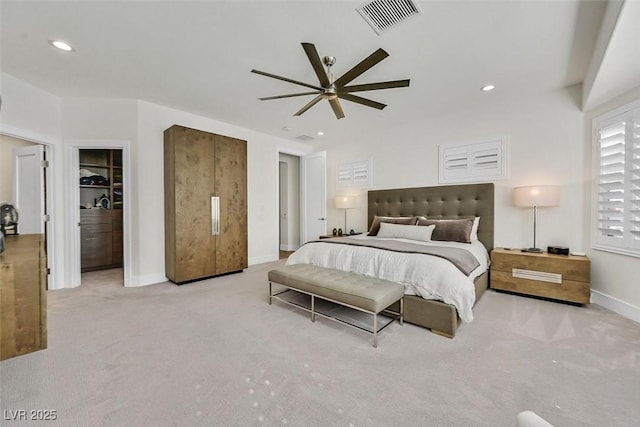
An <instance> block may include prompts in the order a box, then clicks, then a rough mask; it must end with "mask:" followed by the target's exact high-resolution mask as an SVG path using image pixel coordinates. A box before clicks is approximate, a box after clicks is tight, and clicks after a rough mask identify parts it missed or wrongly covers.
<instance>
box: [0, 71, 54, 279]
mask: <svg viewBox="0 0 640 427" xmlns="http://www.w3.org/2000/svg"><path fill="white" fill-rule="evenodd" d="M0 83H1V90H2V93H1V95H2V111H1V112H0V133H2V134H3V135H9V136H15V137H18V138H21V139H24V140H27V141H31V142H36V143H40V144H44V145H46V150H47V159H49V161H50V162H51V167H50V168H49V170H48V175H47V188H48V192H47V205H48V209H49V213H50V215H51V221H50V223H49V228H48V230H49V232H50V237H51V239H50V240H48V241H47V257H48V260H47V262H48V265H49V267H50V269H51V274H50V276H49V287H50V288H51V289H56V288H59V287H64V278H65V275H66V270H65V262H64V256H63V255H62V254H64V253H65V247H64V234H65V233H64V210H63V209H64V204H63V203H62V197H63V164H62V152H63V150H62V140H61V133H62V131H61V117H62V108H61V100H60V98H59V97H57V96H55V95H53V94H50V93H48V92H46V91H44V90H42V89H39V88H37V87H35V86H33V85H30V84H28V83H26V82H23V81H21V80H19V79H16V78H15V77H13V76H10V75H9V74H6V73H4V72H3V73H0Z"/></svg>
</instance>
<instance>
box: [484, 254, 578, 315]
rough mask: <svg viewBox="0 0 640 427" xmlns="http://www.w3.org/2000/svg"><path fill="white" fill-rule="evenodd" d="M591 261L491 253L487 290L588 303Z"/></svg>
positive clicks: (551, 255)
mask: <svg viewBox="0 0 640 427" xmlns="http://www.w3.org/2000/svg"><path fill="white" fill-rule="evenodd" d="M590 282H591V262H590V260H589V258H587V257H586V256H573V255H553V254H548V253H544V252H543V253H530V252H521V251H513V250H510V249H506V248H496V249H494V250H493V251H491V285H490V286H491V289H497V290H502V291H509V292H514V293H519V294H525V295H532V296H537V297H543V298H549V299H554V300H558V301H566V302H571V303H575V304H588V303H589V302H590V298H591V284H590Z"/></svg>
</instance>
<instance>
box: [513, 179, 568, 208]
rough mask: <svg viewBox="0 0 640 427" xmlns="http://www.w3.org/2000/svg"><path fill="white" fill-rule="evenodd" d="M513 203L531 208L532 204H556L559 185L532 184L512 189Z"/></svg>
mask: <svg viewBox="0 0 640 427" xmlns="http://www.w3.org/2000/svg"><path fill="white" fill-rule="evenodd" d="M513 204H514V205H516V206H521V207H526V208H531V207H534V206H537V207H540V206H558V205H559V204H560V187H558V186H557V185H534V186H529V187H516V188H514V189H513Z"/></svg>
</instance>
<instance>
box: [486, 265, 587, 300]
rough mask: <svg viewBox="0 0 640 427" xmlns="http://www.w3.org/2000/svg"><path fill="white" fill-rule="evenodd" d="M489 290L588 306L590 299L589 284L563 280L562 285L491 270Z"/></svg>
mask: <svg viewBox="0 0 640 427" xmlns="http://www.w3.org/2000/svg"><path fill="white" fill-rule="evenodd" d="M491 288H492V289H500V290H503V291H509V292H517V293H522V294H527V295H535V296H539V297H544V298H553V299H558V300H562V301H569V302H575V303H578V304H589V300H590V297H591V288H590V285H589V282H577V281H573V280H566V279H564V278H563V280H562V283H551V282H545V281H539V280H530V279H522V278H519V277H513V274H512V272H509V271H499V270H491Z"/></svg>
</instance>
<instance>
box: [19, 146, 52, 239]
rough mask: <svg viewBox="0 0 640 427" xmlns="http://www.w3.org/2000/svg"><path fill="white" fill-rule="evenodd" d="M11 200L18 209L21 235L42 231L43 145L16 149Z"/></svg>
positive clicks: (43, 204)
mask: <svg viewBox="0 0 640 427" xmlns="http://www.w3.org/2000/svg"><path fill="white" fill-rule="evenodd" d="M13 154H14V169H13V170H14V173H15V176H14V183H15V187H14V188H13V203H14V205H15V207H16V209H17V210H18V232H19V233H20V234H43V233H44V221H43V216H44V214H45V202H44V199H45V194H44V193H45V191H44V165H43V163H44V146H43V145H39V144H38V145H31V146H28V147H20V148H16V149H14V151H13Z"/></svg>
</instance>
